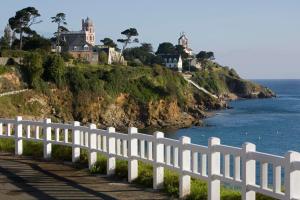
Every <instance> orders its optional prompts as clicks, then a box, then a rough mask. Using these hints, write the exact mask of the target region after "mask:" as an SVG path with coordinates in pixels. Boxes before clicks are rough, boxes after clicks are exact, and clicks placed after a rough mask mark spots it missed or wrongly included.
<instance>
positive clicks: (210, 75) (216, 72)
mask: <svg viewBox="0 0 300 200" xmlns="http://www.w3.org/2000/svg"><path fill="white" fill-rule="evenodd" d="M192 79H193V80H194V81H195V82H196V83H198V84H199V85H200V86H202V87H204V88H205V89H207V90H208V91H210V92H212V93H214V94H216V95H218V96H220V97H222V98H224V99H236V98H267V97H273V96H275V94H274V93H273V92H272V91H271V90H270V89H268V88H266V87H264V86H261V85H259V84H256V83H254V82H251V81H248V80H245V79H242V78H241V77H240V76H239V75H238V74H237V73H236V71H235V70H234V69H230V68H229V67H223V66H221V65H219V64H217V63H213V62H211V61H208V62H206V63H205V67H204V69H203V70H200V71H197V72H195V73H194V74H193V77H192Z"/></svg>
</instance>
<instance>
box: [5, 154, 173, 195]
mask: <svg viewBox="0 0 300 200" xmlns="http://www.w3.org/2000/svg"><path fill="white" fill-rule="evenodd" d="M0 199H1V200H2V199H4V200H27V199H51V200H54V199H84V200H89V199H170V198H168V197H167V196H166V195H164V194H162V193H160V192H157V191H154V190H152V189H146V188H141V187H138V186H136V185H133V184H127V183H126V182H120V181H117V180H115V179H113V178H109V177H107V176H105V175H103V176H92V175H90V174H89V173H88V171H87V169H76V168H74V167H72V166H71V165H64V164H62V163H57V162H45V161H37V160H32V159H30V158H27V157H14V156H11V155H9V154H4V153H1V154H0Z"/></svg>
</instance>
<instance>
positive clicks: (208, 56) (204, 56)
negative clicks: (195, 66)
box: [196, 51, 215, 63]
mask: <svg viewBox="0 0 300 200" xmlns="http://www.w3.org/2000/svg"><path fill="white" fill-rule="evenodd" d="M196 58H197V60H198V61H199V62H201V63H204V62H206V61H207V60H214V59H215V57H214V52H211V51H209V52H206V51H200V52H199V53H198V54H197V55H196Z"/></svg>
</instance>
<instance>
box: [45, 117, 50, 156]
mask: <svg viewBox="0 0 300 200" xmlns="http://www.w3.org/2000/svg"><path fill="white" fill-rule="evenodd" d="M49 124H51V119H45V120H44V127H43V136H44V159H50V158H51V151H52V144H51V142H50V141H51V127H49V126H48V125H49Z"/></svg>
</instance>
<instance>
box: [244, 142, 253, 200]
mask: <svg viewBox="0 0 300 200" xmlns="http://www.w3.org/2000/svg"><path fill="white" fill-rule="evenodd" d="M255 151H256V146H255V144H252V143H248V142H247V143H245V144H244V145H243V152H242V162H243V163H242V167H243V170H242V199H243V200H255V198H256V197H255V196H256V193H255V191H251V190H248V189H247V186H248V185H255V182H256V181H255V179H256V161H255V160H250V159H248V152H255Z"/></svg>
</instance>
